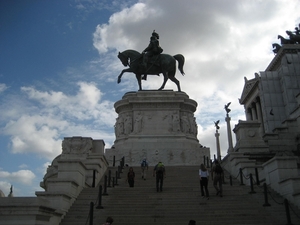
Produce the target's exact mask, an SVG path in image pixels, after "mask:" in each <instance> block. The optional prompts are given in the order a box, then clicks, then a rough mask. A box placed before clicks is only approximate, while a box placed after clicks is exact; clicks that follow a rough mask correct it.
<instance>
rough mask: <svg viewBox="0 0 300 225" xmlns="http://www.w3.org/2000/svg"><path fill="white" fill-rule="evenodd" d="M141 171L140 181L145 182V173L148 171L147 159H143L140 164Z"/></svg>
mask: <svg viewBox="0 0 300 225" xmlns="http://www.w3.org/2000/svg"><path fill="white" fill-rule="evenodd" d="M141 170H142V179H144V180H146V176H147V171H148V162H147V159H146V158H144V159H143V161H142V162H141Z"/></svg>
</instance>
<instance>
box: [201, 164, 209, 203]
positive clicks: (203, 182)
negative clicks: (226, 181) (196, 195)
mask: <svg viewBox="0 0 300 225" xmlns="http://www.w3.org/2000/svg"><path fill="white" fill-rule="evenodd" d="M208 178H209V172H208V170H207V169H206V167H205V166H204V164H201V165H200V169H199V179H200V187H201V196H202V198H204V197H205V196H206V198H207V200H208V199H209V193H208V189H207V185H208ZM204 191H205V196H204Z"/></svg>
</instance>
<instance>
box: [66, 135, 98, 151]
mask: <svg viewBox="0 0 300 225" xmlns="http://www.w3.org/2000/svg"><path fill="white" fill-rule="evenodd" d="M92 147H93V142H92V139H91V138H82V137H72V138H71V139H64V140H63V142H62V150H63V151H62V153H63V154H83V153H88V152H89V151H90V150H91V149H92Z"/></svg>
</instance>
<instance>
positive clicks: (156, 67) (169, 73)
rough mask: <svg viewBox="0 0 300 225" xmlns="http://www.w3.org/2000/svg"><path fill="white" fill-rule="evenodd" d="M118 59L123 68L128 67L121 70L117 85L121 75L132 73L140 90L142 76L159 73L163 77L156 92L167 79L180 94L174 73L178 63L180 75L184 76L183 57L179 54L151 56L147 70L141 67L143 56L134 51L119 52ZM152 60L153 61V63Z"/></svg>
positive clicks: (163, 85)
mask: <svg viewBox="0 0 300 225" xmlns="http://www.w3.org/2000/svg"><path fill="white" fill-rule="evenodd" d="M118 58H119V59H120V60H121V62H122V64H123V65H124V66H129V68H128V69H124V70H122V72H121V73H120V75H119V76H118V83H120V82H121V77H122V75H123V73H125V72H128V73H134V74H135V76H136V79H137V81H138V85H139V90H140V91H141V90H142V75H143V74H149V75H159V74H160V73H162V74H163V76H164V81H163V84H162V85H161V87H160V88H159V89H158V90H162V89H164V87H165V85H166V83H167V81H168V79H170V80H171V81H173V82H174V83H175V84H176V85H177V88H178V91H179V92H180V91H181V89H180V83H179V80H177V79H176V78H175V73H176V61H178V69H179V71H180V72H181V74H182V75H184V71H183V65H184V56H183V55H181V54H177V55H174V56H171V55H168V54H160V55H157V56H153V57H152V60H151V59H149V62H148V66H147V68H145V67H143V65H142V61H143V54H141V53H139V52H137V51H135V50H125V51H123V52H119V54H118ZM153 60H154V61H153Z"/></svg>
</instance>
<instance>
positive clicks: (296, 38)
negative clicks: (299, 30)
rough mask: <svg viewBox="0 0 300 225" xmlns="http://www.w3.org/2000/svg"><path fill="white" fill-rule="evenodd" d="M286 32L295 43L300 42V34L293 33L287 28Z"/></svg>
mask: <svg viewBox="0 0 300 225" xmlns="http://www.w3.org/2000/svg"><path fill="white" fill-rule="evenodd" d="M286 33H287V35H289V36H290V39H291V41H294V42H295V43H300V35H296V34H293V32H292V31H289V30H287V31H286Z"/></svg>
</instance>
